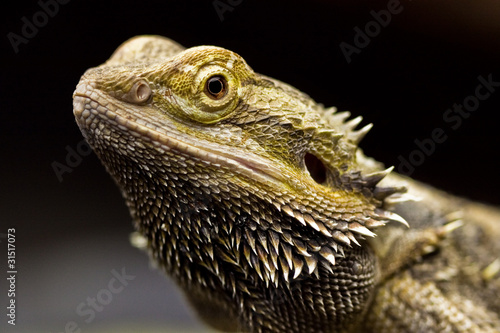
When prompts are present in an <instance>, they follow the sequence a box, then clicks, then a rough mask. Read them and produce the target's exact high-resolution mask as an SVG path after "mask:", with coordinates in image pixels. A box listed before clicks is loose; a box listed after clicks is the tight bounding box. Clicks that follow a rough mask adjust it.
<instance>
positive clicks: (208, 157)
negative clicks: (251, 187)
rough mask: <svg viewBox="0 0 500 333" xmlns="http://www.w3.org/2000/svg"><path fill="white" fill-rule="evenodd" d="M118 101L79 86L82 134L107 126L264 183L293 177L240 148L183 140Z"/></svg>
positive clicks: (77, 97) (75, 106)
mask: <svg viewBox="0 0 500 333" xmlns="http://www.w3.org/2000/svg"><path fill="white" fill-rule="evenodd" d="M115 101H116V102H115ZM115 101H111V100H110V98H109V97H108V96H106V95H105V94H103V93H101V92H100V91H99V90H98V89H96V88H95V87H94V84H93V83H88V82H83V83H80V84H79V85H78V86H77V88H76V90H75V92H74V94H73V113H74V115H75V118H76V120H77V123H78V125H79V127H80V129H81V130H82V132H84V133H85V132H86V131H88V130H89V129H90V127H91V124H92V123H97V124H98V123H106V124H107V126H112V127H115V130H117V131H123V132H128V133H132V135H134V136H135V137H138V138H141V139H143V140H145V141H149V142H151V143H154V144H159V145H160V146H161V148H162V149H164V150H174V151H177V152H180V153H182V154H185V155H189V156H190V157H193V158H195V159H198V160H201V161H204V162H207V163H210V164H213V165H216V166H223V167H227V168H228V169H230V170H232V171H233V172H235V173H239V174H242V175H243V176H246V177H248V178H250V179H253V180H256V181H258V182H261V183H265V184H270V185H271V184H274V185H277V184H280V185H281V186H282V184H283V182H285V181H287V180H290V178H291V177H286V176H285V172H284V170H281V169H279V168H277V167H276V166H274V165H273V164H271V163H269V160H267V159H265V158H263V157H261V156H258V155H256V154H252V156H249V154H250V153H248V152H246V153H245V156H243V154H241V153H239V152H238V150H237V149H228V147H226V146H221V147H213V143H211V144H212V147H208V146H207V145H203V143H201V142H196V141H194V140H190V139H189V138H187V137H181V134H182V133H180V132H178V131H176V130H175V128H174V127H173V126H168V125H167V124H161V126H160V125H159V126H157V125H155V124H154V123H153V122H148V121H144V119H141V118H139V117H137V112H135V113H134V112H128V109H127V107H123V106H122V105H119V104H121V103H119V101H117V100H115ZM165 127H168V128H169V130H168V131H167V130H166V129H165Z"/></svg>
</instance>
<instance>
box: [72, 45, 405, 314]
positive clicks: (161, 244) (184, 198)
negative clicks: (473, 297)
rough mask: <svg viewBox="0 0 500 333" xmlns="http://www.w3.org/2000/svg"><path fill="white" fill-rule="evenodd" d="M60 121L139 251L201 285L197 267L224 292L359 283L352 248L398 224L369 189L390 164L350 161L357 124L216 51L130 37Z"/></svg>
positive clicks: (363, 252)
mask: <svg viewBox="0 0 500 333" xmlns="http://www.w3.org/2000/svg"><path fill="white" fill-rule="evenodd" d="M74 114H75V116H76V119H77V122H78V125H79V126H80V128H81V130H82V132H83V134H84V136H85V138H86V139H87V140H88V142H89V143H90V144H91V146H92V147H93V148H94V150H95V151H96V153H97V155H98V156H99V157H100V159H101V160H102V162H103V164H104V165H105V166H106V168H107V170H108V171H109V172H110V173H111V175H112V176H113V177H114V179H115V180H116V182H117V183H118V185H119V186H120V188H121V189H122V193H123V195H124V197H125V198H126V200H127V203H128V206H129V208H130V211H131V214H132V216H133V217H134V219H135V221H136V226H137V228H138V229H139V230H140V231H141V232H142V233H143V234H144V235H146V237H147V238H148V240H149V242H150V248H151V251H152V253H153V256H154V257H155V258H157V259H159V260H160V259H161V260H160V261H162V263H163V264H164V265H165V267H166V269H167V270H168V271H169V272H170V273H171V274H172V275H174V276H184V277H187V278H185V280H196V281H205V282H202V284H203V283H204V284H208V283H209V282H206V279H207V277H206V276H205V275H204V274H203V273H200V272H202V271H201V270H199V269H195V268H194V267H195V266H198V267H201V266H202V267H203V269H205V270H207V271H208V272H210V273H212V274H213V277H215V278H217V279H218V280H219V282H220V283H221V284H222V285H225V286H230V289H231V290H232V291H233V292H235V290H240V291H241V290H246V291H248V290H249V289H250V287H249V286H248V285H240V284H242V283H243V282H242V281H243V280H245V279H246V281H253V282H252V283H253V284H254V285H255V284H258V283H261V282H262V283H265V285H274V286H276V287H278V286H279V285H285V286H287V285H289V284H290V283H291V282H292V281H294V280H300V279H304V278H306V277H310V276H316V277H317V278H320V277H321V276H326V275H328V274H330V275H331V274H334V273H335V272H337V273H338V272H341V273H342V272H343V273H342V274H344V273H345V272H351V275H356V276H357V277H360V278H359V279H357V278H353V279H352V281H354V280H356V281H354V282H352V283H355V284H357V286H358V287H359V286H364V287H360V288H359V289H363V288H368V289H369V287H370V286H371V285H372V284H373V279H374V275H375V268H374V267H375V263H374V262H373V258H371V257H370V256H369V255H368V254H367V252H369V250H368V249H367V246H366V245H363V240H364V238H365V237H372V236H374V235H375V234H374V232H373V231H372V230H373V229H374V228H376V227H380V226H383V225H384V224H385V223H387V222H388V221H389V220H396V221H398V220H399V221H401V220H402V219H401V218H399V217H398V216H397V215H395V214H393V213H390V212H389V211H387V210H384V209H383V203H384V199H385V198H386V197H387V196H388V195H391V194H393V193H395V192H397V191H399V190H400V189H396V188H380V187H378V186H377V183H378V182H379V181H380V180H381V179H382V178H383V177H384V176H385V175H386V174H387V173H388V172H389V171H390V170H386V171H379V172H375V173H372V174H364V172H363V170H362V169H363V167H362V166H361V165H360V164H359V163H358V161H357V155H359V154H358V148H357V144H358V142H359V141H360V140H361V138H362V137H363V136H364V135H365V134H366V132H367V131H368V129H369V127H370V126H367V127H364V128H362V129H361V130H355V129H354V128H355V127H356V126H357V124H358V123H359V122H360V121H361V119H360V118H355V119H353V120H351V121H346V118H348V116H349V114H348V113H341V112H336V110H335V109H333V108H330V109H325V108H324V107H323V106H322V105H319V104H317V103H316V102H314V101H313V100H312V99H311V98H310V97H309V96H307V95H305V94H304V93H301V92H300V91H298V90H296V89H295V88H293V87H291V86H289V85H287V84H285V83H282V82H280V81H277V80H274V79H271V78H268V77H266V76H263V75H260V74H257V73H255V72H254V71H253V70H252V69H251V68H250V67H249V66H248V65H247V63H246V62H245V61H244V59H243V58H242V57H240V56H239V55H237V54H236V53H234V52H231V51H229V50H226V49H223V48H219V47H213V46H201V47H194V48H190V49H186V50H184V49H183V48H182V47H180V46H179V45H178V44H175V43H173V42H172V41H170V40H168V39H165V38H159V37H139V38H135V39H132V40H131V41H128V42H126V43H125V44H123V45H122V46H121V47H120V48H119V49H118V50H117V51H116V52H115V54H114V55H113V56H112V57H111V59H110V60H108V62H106V63H105V64H103V65H102V66H100V67H97V68H93V69H90V70H88V71H87V72H86V73H85V75H84V76H83V77H82V79H81V81H80V83H79V85H78V87H77V89H76V91H75V94H74ZM339 274H340V273H339ZM208 275H209V274H208ZM182 283H184V282H182ZM185 283H189V282H185ZM252 283H250V284H252ZM362 294H363V295H364V293H363V291H360V292H359V295H362ZM365 296H366V295H365ZM365 296H363V297H365ZM360 297H361V296H360ZM349 302H350V301H349ZM352 307H353V306H352V304H351V308H352Z"/></svg>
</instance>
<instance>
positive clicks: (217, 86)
mask: <svg viewBox="0 0 500 333" xmlns="http://www.w3.org/2000/svg"><path fill="white" fill-rule="evenodd" d="M205 91H206V93H207V95H208V96H209V97H210V98H213V99H221V98H222V97H224V96H225V95H226V92H227V82H226V79H225V78H224V77H222V76H220V75H216V76H212V77H211V78H209V79H208V80H207V83H206V86H205Z"/></svg>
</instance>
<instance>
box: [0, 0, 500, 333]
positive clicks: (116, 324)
mask: <svg viewBox="0 0 500 333" xmlns="http://www.w3.org/2000/svg"><path fill="white" fill-rule="evenodd" d="M45 2H53V1H50V0H47V1H44V0H42V3H45ZM214 3H215V4H226V5H229V6H231V7H230V8H231V10H226V11H225V12H219V13H218V12H217V10H216V9H215V7H214ZM231 4H232V5H231ZM387 4H388V1H326V0H325V1H320V0H316V1H307V2H306V1H251V0H242V1H235V0H233V1H229V0H221V1H186V0H183V1H156V2H155V1H142V2H139V1H137V2H127V1H106V2H104V1H100V2H99V1H82V0H72V1H69V2H68V3H66V4H59V8H58V10H57V13H55V14H54V15H52V16H53V17H48V16H47V17H48V20H47V22H42V23H43V24H40V27H39V28H38V31H37V32H36V34H35V33H33V36H31V37H30V38H27V39H26V41H27V43H23V44H20V45H18V52H15V50H14V48H13V46H12V44H11V42H10V41H9V38H8V36H9V35H8V34H9V33H14V34H16V35H18V36H22V29H23V25H24V24H25V21H23V17H26V20H27V21H29V22H33V16H34V15H35V16H36V15H37V14H36V13H37V12H39V11H41V10H42V7H41V5H40V3H39V2H37V1H19V2H17V3H16V4H15V5H14V4H12V3H9V4H8V5H6V4H3V5H2V7H3V8H2V10H1V15H2V16H3V18H2V24H3V31H2V43H1V47H2V58H1V59H2V61H1V66H2V67H1V82H0V88H1V95H0V96H1V104H0V105H1V108H0V110H1V111H0V135H1V139H2V140H1V145H0V152H1V163H0V182H1V183H0V195H1V197H0V209H1V211H0V213H1V214H0V227H1V228H0V234H5V233H6V232H7V228H15V229H16V246H17V253H16V264H17V269H18V275H17V284H16V288H17V290H16V302H17V303H16V304H17V325H16V326H15V327H12V326H10V325H7V324H6V315H5V313H4V311H5V310H2V311H1V313H0V318H1V319H0V331H2V332H4V331H6V332H11V331H12V332H63V331H64V330H65V326H66V324H67V323H68V322H70V321H74V322H75V323H76V325H77V326H78V328H79V329H81V331H82V332H110V331H112V330H113V329H115V330H117V331H120V332H129V331H130V332H134V331H146V330H149V331H155V329H156V330H158V331H161V330H164V329H169V330H171V331H179V330H180V329H183V330H185V331H193V330H201V331H205V330H206V328H205V327H204V326H202V325H200V324H199V323H198V322H197V320H196V319H195V317H194V316H193V315H191V314H190V312H189V310H188V309H187V307H186V306H185V304H184V302H183V300H182V296H181V295H180V294H179V293H178V291H177V290H176V289H175V287H174V286H172V283H170V282H169V281H168V280H167V279H165V278H164V277H163V276H162V274H160V273H159V272H157V271H155V270H154V269H152V268H151V267H150V265H149V264H148V259H147V257H146V256H145V255H144V254H143V253H141V252H140V251H138V250H137V249H135V248H133V247H131V246H130V245H129V242H128V235H129V233H130V232H131V231H132V226H131V219H130V217H129V215H128V211H127V209H126V207H125V205H124V203H123V200H122V198H121V196H120V193H119V191H118V189H117V188H116V187H115V185H114V184H113V182H112V180H111V178H110V177H109V176H108V175H107V174H106V172H105V170H104V168H103V167H102V166H101V165H100V162H99V161H98V159H97V158H96V156H95V155H94V154H93V153H92V154H91V155H88V156H83V157H82V159H81V161H77V163H76V164H77V165H76V166H74V167H71V169H72V172H71V173H64V174H63V175H62V181H60V180H59V179H58V177H57V176H56V173H55V172H54V170H53V163H54V162H59V163H61V164H67V162H66V161H65V159H66V157H67V154H68V147H69V149H76V147H77V146H78V143H79V142H80V141H81V140H82V136H81V134H80V132H79V130H78V127H77V126H76V123H75V121H74V118H73V114H72V99H71V96H72V93H73V90H74V88H75V85H76V84H77V83H78V80H79V78H80V76H81V75H82V74H83V72H84V71H85V70H86V69H87V68H89V67H93V66H97V65H99V64H101V63H103V62H104V61H105V60H106V59H107V58H108V57H109V56H110V55H111V53H112V52H113V51H114V49H115V48H116V47H117V46H118V45H120V43H122V42H124V41H125V40H127V39H128V38H130V37H132V36H135V35H139V34H158V35H164V36H167V37H170V38H172V39H174V40H175V41H177V42H179V43H180V44H182V45H184V46H186V47H190V46H196V45H203V44H211V45H217V46H222V47H225V48H228V49H231V50H233V51H235V52H237V53H239V54H240V55H242V56H243V57H244V58H245V59H246V61H247V62H248V64H249V65H250V66H251V67H252V68H253V69H254V70H255V71H256V72H260V73H263V74H266V75H268V76H271V77H274V78H277V79H280V80H282V81H285V82H287V83H290V84H292V85H293V86H295V87H297V88H299V89H300V90H302V91H304V92H306V93H308V94H309V95H311V96H312V97H313V98H314V99H316V100H317V101H318V102H321V103H323V104H325V105H327V106H332V105H335V106H337V107H338V108H339V109H340V110H350V111H351V112H352V114H353V115H362V116H363V117H364V121H363V124H367V123H374V125H375V126H374V128H373V129H372V131H371V132H370V134H368V136H367V137H366V138H365V139H364V141H363V142H362V145H361V146H362V148H363V149H364V151H365V153H366V154H367V155H369V156H373V157H375V158H376V159H378V160H380V161H382V162H384V163H385V164H386V165H387V166H390V165H395V166H396V167H398V165H399V163H400V162H399V159H398V156H402V157H404V158H408V156H409V155H410V154H411V153H412V151H414V150H415V149H416V148H417V146H416V145H415V143H414V140H416V139H418V140H423V139H426V138H430V136H431V132H432V130H433V129H435V128H438V127H439V128H442V129H443V130H444V131H445V133H446V135H447V136H448V139H447V140H446V141H445V142H444V143H442V144H436V147H435V151H434V153H433V154H430V156H426V157H425V161H424V162H423V164H422V165H420V166H418V167H416V168H415V170H414V172H413V173H412V176H413V177H415V178H417V179H419V180H422V181H425V182H428V183H431V184H433V185H435V186H437V187H439V188H442V189H444V190H447V191H450V192H452V193H455V194H457V195H461V196H465V197H469V198H472V199H475V200H479V201H483V202H487V203H491V204H495V205H498V204H500V198H499V195H498V189H499V188H500V177H499V176H498V170H499V169H500V156H499V143H500V139H499V138H500V135H499V133H498V132H499V125H498V122H497V120H498V116H497V114H498V111H499V106H500V91H497V92H495V93H493V94H492V95H491V96H490V97H489V98H488V99H487V100H485V101H482V102H481V103H480V105H479V108H478V109H477V111H475V112H474V113H472V114H471V116H470V117H469V118H468V119H464V120H463V122H462V124H461V126H459V127H458V128H457V129H456V130H453V129H451V127H450V124H449V123H446V122H445V121H444V120H443V114H444V113H445V111H446V110H447V109H449V108H451V107H452V106H453V104H454V103H459V104H460V103H462V102H463V101H464V99H465V98H466V97H467V96H469V95H473V94H474V92H475V88H476V86H477V85H478V84H479V81H478V79H477V78H478V76H479V75H482V76H483V77H485V78H486V77H487V76H488V75H489V74H492V77H493V80H494V81H500V65H499V64H500V62H499V58H500V3H498V1H494V0H479V1H475V2H474V3H473V4H469V2H468V1H465V0H453V1H452V0H443V1H430V0H428V1H409V0H408V1H401V6H402V12H401V13H399V14H397V15H393V16H392V18H391V22H390V23H389V24H388V25H387V26H386V27H384V28H382V29H381V31H380V33H378V34H377V35H376V36H374V37H373V38H371V40H370V42H369V44H368V45H367V46H366V47H364V48H362V49H361V50H360V52H359V54H352V59H351V60H352V61H351V62H350V63H348V62H347V61H346V59H345V57H344V55H343V54H342V51H341V49H340V47H339V45H340V43H342V42H346V43H349V44H351V45H354V37H355V33H356V32H355V30H354V28H355V27H359V28H360V29H361V30H364V28H365V25H366V24H367V23H368V22H370V21H373V16H372V14H370V11H372V10H375V11H377V12H378V11H380V10H383V9H386V8H387ZM219 14H220V15H221V16H220V15H219ZM221 18H222V19H221ZM10 36H11V37H12V36H13V35H12V34H11V35H10ZM499 90H500V89H499ZM2 237H3V238H2ZM0 242H1V243H0V244H1V245H0V248H1V253H0V262H1V263H2V264H1V265H0V267H2V271H3V272H5V271H6V270H7V269H6V266H5V265H4V263H5V262H6V257H7V254H6V246H5V235H0ZM122 268H125V271H126V273H127V274H129V275H132V276H134V277H135V279H134V280H132V281H130V283H129V284H128V285H127V286H125V287H124V289H123V291H122V292H121V293H119V294H114V295H113V299H112V300H111V301H110V302H109V304H107V305H105V306H104V307H103V309H102V311H101V312H96V316H95V318H94V319H92V320H90V321H89V322H85V319H88V317H87V316H80V315H78V314H77V313H76V312H75V311H76V308H77V307H78V305H79V304H80V303H82V302H84V303H85V302H87V298H88V297H96V295H98V294H99V292H101V291H102V290H106V288H107V286H108V283H109V281H110V280H111V279H112V277H113V275H112V273H111V271H112V270H113V269H114V270H117V271H120V270H121V269H122ZM4 274H6V273H1V274H0V276H4ZM1 280H2V281H3V282H2V284H0V287H1V288H2V289H1V290H0V295H1V296H0V302H1V303H0V308H2V309H5V306H6V305H7V298H6V297H5V296H6V292H7V289H8V288H7V285H6V284H5V279H4V278H3V277H2V278H1ZM4 327H6V329H4Z"/></svg>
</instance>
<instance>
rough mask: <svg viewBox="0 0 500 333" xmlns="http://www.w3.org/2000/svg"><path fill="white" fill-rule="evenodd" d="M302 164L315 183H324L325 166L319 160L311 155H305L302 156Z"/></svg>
mask: <svg viewBox="0 0 500 333" xmlns="http://www.w3.org/2000/svg"><path fill="white" fill-rule="evenodd" d="M304 164H305V166H306V169H307V171H308V172H309V174H310V175H311V177H312V179H314V181H315V182H316V183H318V184H321V185H323V184H324V183H325V182H326V166H325V165H324V164H323V162H321V160H320V159H319V158H317V157H316V156H314V155H313V154H311V153H306V154H305V156H304Z"/></svg>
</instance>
